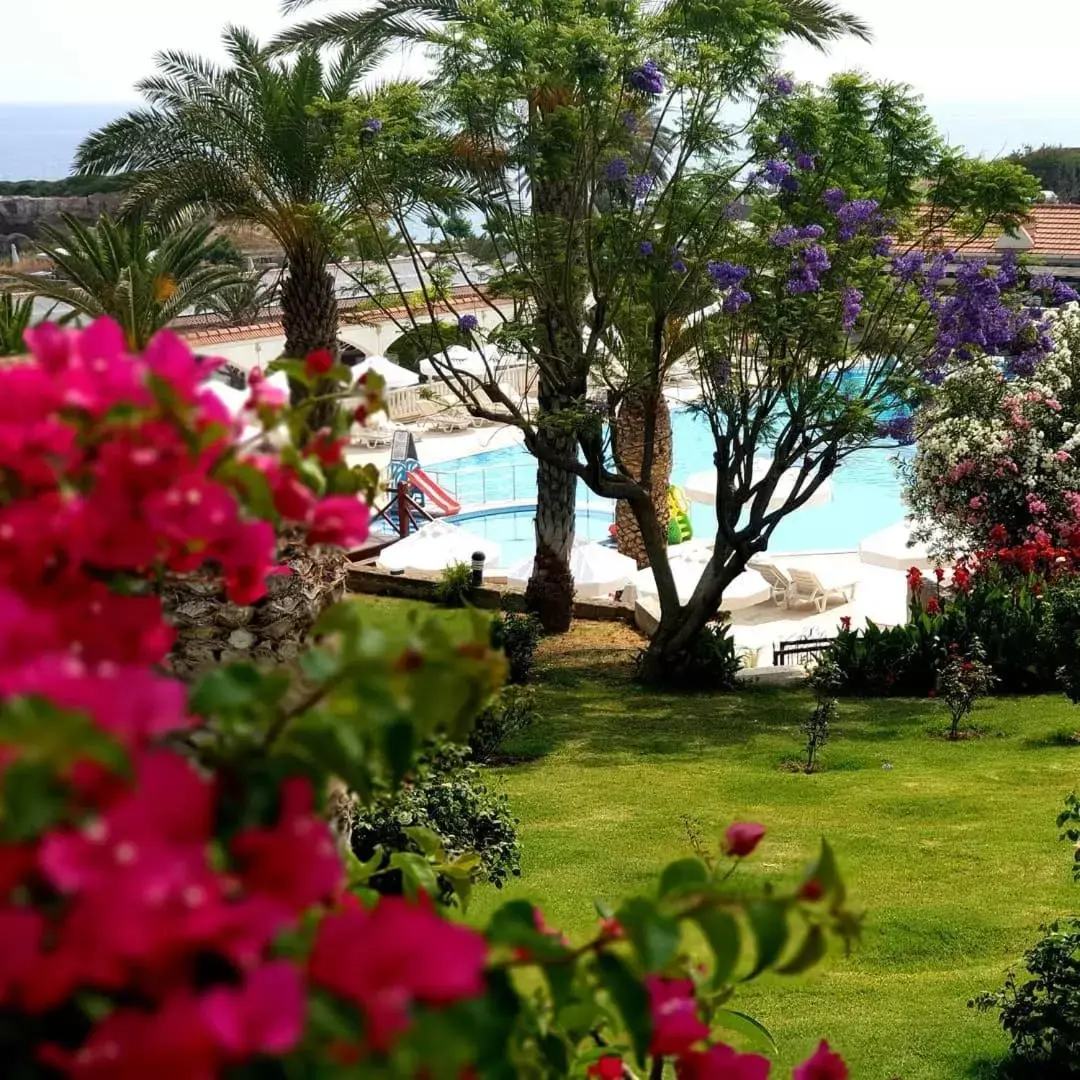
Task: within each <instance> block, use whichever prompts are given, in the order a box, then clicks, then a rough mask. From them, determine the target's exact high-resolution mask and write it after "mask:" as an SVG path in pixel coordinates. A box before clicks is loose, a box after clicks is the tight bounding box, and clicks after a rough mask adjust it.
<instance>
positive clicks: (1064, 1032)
mask: <svg viewBox="0 0 1080 1080" xmlns="http://www.w3.org/2000/svg"><path fill="white" fill-rule="evenodd" d="M1040 930H1041V931H1042V934H1043V937H1042V938H1040V939H1039V941H1037V942H1036V943H1035V945H1034V947H1033V948H1031V949H1029V950H1028V951H1027V952H1026V953H1025V954H1024V969H1025V971H1027V972H1028V974H1030V975H1031V976H1032V978H1031V979H1030V980H1029V981H1027V982H1018V981H1017V978H1016V973H1015V972H1012V971H1010V972H1009V974H1008V976H1007V977H1006V979H1005V985H1004V986H1003V987H1002V988H1001V989H1000V990H997V991H994V992H993V993H984V994H980V995H979V996H978V997H977V998H975V999H974V1000H973V1001H971V1002H969V1005H970V1006H971V1007H973V1008H976V1009H978V1010H979V1011H980V1012H989V1011H990V1010H993V1009H996V1010H999V1011H1000V1013H1001V1017H1000V1019H1001V1026H1002V1027H1003V1028H1004V1029H1005V1031H1006V1033H1007V1034H1008V1036H1009V1038H1010V1039H1011V1040H1012V1046H1011V1051H1012V1054H1013V1057H1014V1058H1016V1059H1017V1061H1018V1062H1022V1063H1023V1064H1025V1065H1030V1066H1033V1067H1034V1069H1033V1071H1032V1072H1031V1075H1032V1076H1038V1077H1040V1078H1041V1080H1052V1078H1054V1077H1066V1076H1080V919H1065V920H1063V921H1061V922H1053V923H1050V924H1049V925H1048V926H1043V927H1040Z"/></svg>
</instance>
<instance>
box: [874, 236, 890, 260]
mask: <svg viewBox="0 0 1080 1080" xmlns="http://www.w3.org/2000/svg"><path fill="white" fill-rule="evenodd" d="M895 243H896V239H895V238H894V237H892V236H879V237H878V238H877V239H876V240H875V241H874V246H873V249H872V250H873V252H874V254H875V255H889V254H891V253H892V249H893V244H895Z"/></svg>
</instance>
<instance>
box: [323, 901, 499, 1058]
mask: <svg viewBox="0 0 1080 1080" xmlns="http://www.w3.org/2000/svg"><path fill="white" fill-rule="evenodd" d="M486 958H487V943H486V942H485V941H484V939H483V938H482V937H481V936H480V935H479V934H478V933H476V931H474V930H470V929H468V928H467V927H464V926H456V925H454V924H453V923H451V922H447V921H446V920H445V919H442V918H440V917H439V916H438V915H437V914H435V912H434V911H433V910H432V908H431V903H430V901H428V900H426V899H423V900H421V902H420V903H418V904H412V903H409V902H408V901H407V900H405V899H403V898H402V897H398V896H384V897H382V898H381V899H380V900H379V902H378V904H377V905H376V906H375V907H374V908H373V909H371V910H365V909H364V908H361V907H359V906H358V905H350V906H347V907H344V908H343V909H342V910H341V911H340V912H338V913H336V914H333V915H329V916H327V918H325V919H324V920H323V921H322V923H321V925H320V926H319V932H318V936H317V937H316V939H315V948H314V950H313V951H312V954H311V961H310V968H309V970H310V975H311V979H312V981H313V982H316V983H318V984H320V985H321V986H324V987H326V988H327V989H328V990H330V991H332V992H333V993H335V994H338V995H339V996H341V997H343V998H345V999H346V1000H348V1001H351V1002H353V1003H354V1004H356V1005H357V1006H358V1007H359V1008H360V1009H361V1010H362V1011H363V1013H364V1015H365V1018H366V1021H367V1032H368V1038H369V1040H370V1042H371V1045H372V1046H373V1047H374V1048H375V1049H376V1050H387V1049H389V1048H390V1047H392V1046H393V1045H394V1043H395V1042H396V1041H397V1039H398V1037H399V1036H400V1035H401V1034H402V1033H403V1032H405V1031H407V1030H408V1028H409V1026H410V1024H411V1007H412V1006H413V1005H414V1004H417V1003H418V1004H423V1005H429V1006H436V1007H437V1006H440V1005H450V1004H453V1003H454V1002H455V1001H462V1000H465V999H467V998H472V997H477V996H478V995H479V994H481V993H482V992H483V989H484V979H483V972H484V963H485V960H486Z"/></svg>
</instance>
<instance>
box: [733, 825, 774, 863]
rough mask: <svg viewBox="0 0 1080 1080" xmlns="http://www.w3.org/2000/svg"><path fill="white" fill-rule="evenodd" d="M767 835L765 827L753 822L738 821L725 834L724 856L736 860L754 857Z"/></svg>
mask: <svg viewBox="0 0 1080 1080" xmlns="http://www.w3.org/2000/svg"><path fill="white" fill-rule="evenodd" d="M764 835H765V826H764V825H758V824H757V823H756V822H752V821H736V822H733V823H732V824H731V825H729V826H728V827H727V831H726V832H725V833H724V854H725V855H732V856H734V857H735V858H736V859H745V858H746V856H747V855H752V854H753V853H754V850H755V849H756V848H757V846H758V844H760V843H761V840H762V837H763V836H764Z"/></svg>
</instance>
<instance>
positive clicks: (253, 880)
mask: <svg viewBox="0 0 1080 1080" xmlns="http://www.w3.org/2000/svg"><path fill="white" fill-rule="evenodd" d="M313 804H314V798H313V793H312V790H311V782H310V781H309V780H307V779H304V778H301V777H293V778H292V779H290V780H286V781H285V783H284V784H282V786H281V812H280V814H279V815H278V822H277V825H275V826H274V828H272V829H265V828H263V829H245V830H244V831H243V832H241V833H239V834H238V835H237V836H236V838H235V839H234V840H233V842H232V854H233V857H234V858H235V859H236V862H237V867H238V874H239V877H240V880H241V881H242V882H243V884H244V886H245V888H246V889H247V890H248V891H249V892H251V893H254V894H258V895H262V896H267V897H270V898H272V899H274V900H277V901H279V902H280V903H281V904H283V905H284V906H285V908H287V909H288V911H290V912H292V913H296V914H299V913H300V912H302V911H304V910H305V909H306V908H309V907H311V906H312V905H313V904H318V903H321V902H323V901H326V900H330V899H332V898H333V897H334V896H335V895H336V894H337V892H338V891H339V890H340V889H341V887H342V886H343V884H344V882H345V871H344V867H343V866H342V862H341V856H340V855H339V854H338V849H337V845H336V844H335V843H334V838H333V833H332V832H331V831H330V826H329V824H327V822H326V821H325V820H324V819H323V818H321V817H319V815H317V814H315V813H314V811H313V809H312V807H313Z"/></svg>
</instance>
